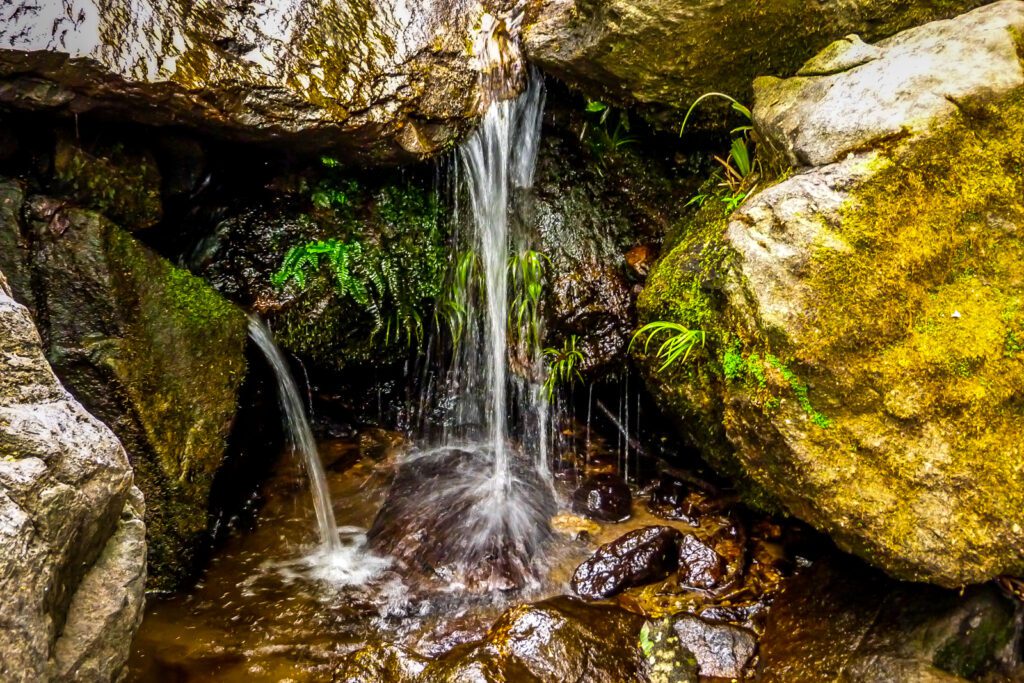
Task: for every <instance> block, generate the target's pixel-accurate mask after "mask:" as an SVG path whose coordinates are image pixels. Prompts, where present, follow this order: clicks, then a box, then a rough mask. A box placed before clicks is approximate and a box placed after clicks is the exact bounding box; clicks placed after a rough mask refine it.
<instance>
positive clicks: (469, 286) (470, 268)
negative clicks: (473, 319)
mask: <svg viewBox="0 0 1024 683" xmlns="http://www.w3.org/2000/svg"><path fill="white" fill-rule="evenodd" d="M479 268H480V259H479V257H478V256H477V255H476V252H475V251H472V250H468V249H467V250H466V251H463V252H461V253H459V255H458V256H457V257H456V258H455V268H454V269H452V272H451V275H450V277H449V279H448V286H447V288H446V290H445V292H444V294H443V295H442V297H441V300H440V301H439V302H438V306H437V309H436V311H437V314H436V315H437V316H438V317H440V318H444V321H445V322H446V323H447V325H448V329H449V331H450V332H451V335H452V340H453V341H454V343H455V344H458V343H459V342H460V341H461V340H462V336H463V335H464V334H465V331H466V324H467V323H468V319H469V300H470V297H472V296H473V290H474V289H475V287H476V280H477V273H478V272H479Z"/></svg>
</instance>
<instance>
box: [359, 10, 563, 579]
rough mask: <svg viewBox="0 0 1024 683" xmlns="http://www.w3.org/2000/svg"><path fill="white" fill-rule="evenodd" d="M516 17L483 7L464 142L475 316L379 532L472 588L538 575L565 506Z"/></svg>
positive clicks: (467, 288)
mask: <svg viewBox="0 0 1024 683" xmlns="http://www.w3.org/2000/svg"><path fill="white" fill-rule="evenodd" d="M520 18H521V17H520ZM515 21H518V19H516V20H515ZM511 28H515V24H514V23H512V24H510V23H509V21H508V20H501V19H496V18H494V17H491V16H490V15H486V16H485V17H484V19H483V21H482V22H481V28H480V30H479V33H478V35H477V37H476V38H477V39H476V41H475V43H474V47H475V50H476V54H477V56H478V60H479V62H478V68H479V69H480V74H481V85H482V90H483V93H482V97H481V101H480V114H481V118H480V124H479V127H478V128H477V129H476V131H474V133H473V134H472V135H471V136H470V137H469V139H467V140H466V142H465V143H464V144H463V146H462V147H461V149H460V150H459V164H458V165H457V167H458V168H459V170H460V171H461V172H462V173H461V175H462V178H463V179H464V181H465V186H466V194H467V195H468V198H469V211H468V212H466V213H467V214H468V220H467V224H468V225H467V227H468V235H465V239H463V240H462V243H460V244H459V245H458V248H460V249H461V251H459V254H458V256H457V257H455V258H453V270H457V271H460V272H461V274H462V275H463V276H464V277H463V278H462V280H461V281H460V282H461V285H460V287H459V288H457V291H458V301H457V306H456V307H455V308H456V309H457V310H459V311H461V312H462V313H463V321H464V326H463V330H462V333H461V335H459V338H458V339H457V340H456V344H455V349H454V353H453V357H452V359H451V365H450V367H449V370H448V372H447V374H446V376H445V378H446V381H445V382H444V386H442V387H438V388H437V390H436V391H437V393H436V395H434V396H432V397H429V398H428V399H427V400H425V401H424V403H426V404H430V405H432V406H433V407H434V408H435V410H434V411H432V412H431V414H432V415H443V417H442V419H441V421H440V422H441V427H442V428H441V430H440V433H439V434H438V433H430V432H429V431H428V433H426V434H421V435H420V439H421V440H424V441H426V442H428V443H430V444H433V447H430V448H425V449H416V450H413V451H411V452H409V453H408V454H406V455H405V457H404V459H403V462H402V463H401V464H400V467H399V471H398V473H397V475H396V477H395V480H394V483H393V484H392V487H391V489H390V491H389V493H388V498H387V500H386V501H385V503H384V506H383V507H382V508H381V510H380V512H379V513H378V515H377V518H376V520H375V521H374V525H373V528H371V530H370V532H369V538H370V543H371V546H372V547H373V548H375V549H376V550H380V551H383V552H387V553H388V554H390V555H391V556H392V557H394V558H396V559H398V560H400V562H402V563H403V564H404V565H405V566H406V567H408V568H411V569H412V570H413V571H416V572H421V573H422V572H424V570H426V571H427V573H429V574H431V575H432V576H434V577H436V578H439V579H441V580H442V581H444V582H445V583H447V584H448V585H449V586H458V587H462V588H465V589H468V590H475V591H492V590H512V589H520V588H523V587H525V586H527V585H529V584H531V583H534V582H535V581H536V579H537V576H538V574H539V571H540V567H541V564H542V562H543V556H544V552H543V551H544V547H545V544H546V542H547V540H548V538H549V537H550V534H551V528H550V518H551V515H553V514H554V512H555V510H556V505H555V499H554V491H553V486H552V481H551V475H550V470H549V468H548V466H547V441H548V431H547V423H548V420H549V419H550V418H549V407H548V404H547V400H546V397H545V396H544V394H543V392H542V387H541V385H542V381H543V373H542V370H543V362H542V361H543V354H542V352H541V350H540V348H538V347H539V341H540V334H541V329H540V323H539V306H540V297H539V296H538V294H537V291H536V288H537V287H533V288H532V289H531V292H532V294H531V296H532V297H534V298H533V299H532V300H531V302H530V306H531V309H530V313H529V314H528V315H526V316H525V317H524V316H522V315H520V309H521V306H520V304H522V302H523V301H524V299H523V298H522V297H523V296H525V295H524V294H523V291H524V290H525V289H526V288H525V284H526V282H527V280H528V279H531V281H533V282H534V284H535V285H536V286H539V282H538V281H537V278H538V274H539V271H540V270H541V268H542V264H541V263H540V260H541V259H542V257H539V256H535V255H533V252H531V251H530V249H531V246H532V245H531V242H532V240H531V235H530V233H529V231H528V230H527V227H528V226H529V224H530V222H529V221H528V220H525V218H524V216H523V214H522V211H521V210H522V208H523V202H522V201H520V200H525V199H526V198H527V196H528V194H529V193H528V190H529V188H530V186H531V185H532V183H533V174H534V167H535V164H536V159H537V151H538V147H539V139H540V124H541V114H542V111H543V104H544V88H543V80H542V79H541V78H540V76H539V74H537V73H532V74H528V73H527V70H526V69H525V66H524V63H523V61H522V58H521V56H520V54H519V50H518V46H517V43H516V42H515V40H514V39H512V37H511V36H510V33H509V31H510V29H511ZM531 259H532V261H531ZM527 261H530V262H531V263H532V265H531V266H530V268H531V270H530V272H531V275H530V276H527V275H526V273H525V271H526V269H527V265H526V263H527ZM510 270H511V271H512V272H513V273H515V275H514V277H510ZM517 288H518V289H517ZM514 290H515V291H514ZM516 292H518V294H517V293H516ZM517 295H518V296H519V297H520V298H519V300H518V303H517V305H516V306H515V307H513V306H511V305H510V297H513V296H517ZM513 308H515V310H513Z"/></svg>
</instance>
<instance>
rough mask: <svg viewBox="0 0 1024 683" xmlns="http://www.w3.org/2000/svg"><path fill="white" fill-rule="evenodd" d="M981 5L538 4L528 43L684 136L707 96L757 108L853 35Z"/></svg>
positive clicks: (548, 65)
mask: <svg viewBox="0 0 1024 683" xmlns="http://www.w3.org/2000/svg"><path fill="white" fill-rule="evenodd" d="M979 4H981V2H979V1H976V0H969V1H968V2H962V3H950V4H946V3H938V2H934V1H932V0H915V1H914V2H902V3H892V2H886V1H885V0H852V1H850V2H816V1H813V0H811V1H805V2H787V1H783V0H769V1H767V2H755V1H753V0H743V1H740V2H723V1H722V0H640V1H636V0H606V1H604V2H584V1H582V0H533V2H531V3H530V9H529V11H528V15H527V21H526V25H525V37H526V48H527V52H528V54H529V57H530V58H531V59H532V60H534V61H535V62H536V63H538V64H540V65H541V66H542V67H543V68H544V69H545V71H547V72H549V73H551V74H553V75H555V76H557V77H559V78H561V79H563V80H564V81H566V82H568V83H572V84H574V85H576V86H579V87H581V88H582V89H584V90H585V91H586V92H588V93H589V94H590V95H591V96H593V97H595V98H599V99H604V100H606V101H614V102H619V103H629V104H639V105H640V106H641V107H642V108H643V109H644V110H646V111H648V112H651V113H654V114H655V115H657V116H663V117H664V118H665V120H666V122H667V123H669V124H670V125H671V126H672V127H675V126H678V125H679V124H680V123H681V121H682V117H683V114H684V113H685V111H686V109H687V108H688V107H689V106H690V103H691V102H693V100H694V99H696V98H697V97H699V96H700V95H702V94H704V93H706V92H710V91H719V92H726V93H729V94H731V95H732V96H734V97H738V98H740V99H741V101H749V100H748V98H749V96H750V92H751V91H750V83H751V81H752V80H753V79H754V77H756V76H761V75H764V74H775V75H779V76H788V75H791V74H792V73H794V72H795V71H796V70H797V69H798V68H799V66H800V64H801V63H802V62H803V61H804V60H806V59H808V58H809V57H811V56H812V55H813V54H815V52H817V51H818V50H821V49H822V48H824V47H825V46H827V45H828V44H829V43H830V42H831V41H834V40H836V39H838V38H841V37H843V36H844V35H847V34H850V33H862V34H864V35H865V36H866V37H868V38H869V39H877V38H881V37H885V36H889V35H892V34H894V33H896V32H897V31H900V30H903V29H906V28H908V27H911V26H916V25H918V24H923V23H925V22H927V21H931V20H933V19H938V18H942V17H947V16H952V15H953V14H955V13H956V12H962V11H964V10H966V9H969V8H970V7H972V6H977V5H979ZM709 106H712V107H713V106H715V105H714V104H711V105H709ZM724 110H725V107H724V106H723V107H722V109H721V111H724ZM705 115H706V114H702V115H701V116H700V117H698V118H697V120H695V121H694V122H693V123H694V124H698V123H700V119H701V118H703V117H704V116H705Z"/></svg>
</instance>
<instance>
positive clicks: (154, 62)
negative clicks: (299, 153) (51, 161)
mask: <svg viewBox="0 0 1024 683" xmlns="http://www.w3.org/2000/svg"><path fill="white" fill-rule="evenodd" d="M481 13H482V10H481V9H480V8H479V6H476V5H473V6H469V3H467V2H462V1H460V0H457V1H455V2H444V3H426V2H424V3H406V2H397V1H396V2H371V1H369V0H328V1H327V2H318V1H314V0H291V1H289V2H270V1H263V0H261V1H259V2H255V3H241V4H238V3H236V4H223V3H215V4H213V5H209V6H205V7H204V8H202V10H201V11H199V10H197V9H196V8H194V7H193V6H192V3H190V2H187V1H184V0H67V1H66V2H48V3H43V4H40V3H36V2H31V1H29V0H26V1H17V2H14V3H12V4H10V5H8V6H6V7H5V8H4V9H3V11H2V15H0V79H2V80H0V101H3V102H6V103H9V104H13V105H15V106H19V107H27V108H32V109H59V110H64V111H70V112H82V111H89V110H99V111H102V112H106V113H111V114H114V115H116V116H119V117H129V118H132V119H135V120H137V121H140V122H143V123H153V124H157V125H164V124H171V123H174V124H186V125H190V126H193V127H197V128H202V129H205V130H209V131H213V132H218V133H222V134H226V135H229V136H231V137H234V138H238V139H242V140H252V141H278V142H282V143H284V142H287V143H288V144H297V145H300V146H301V145H305V146H306V147H308V148H310V149H314V148H322V147H324V146H327V145H337V146H341V147H343V148H347V149H348V150H350V151H351V152H352V153H353V154H354V155H357V156H358V157H360V158H362V159H364V160H369V161H375V160H376V161H379V160H395V159H400V158H409V157H414V156H417V155H421V154H427V153H431V152H434V151H437V150H439V149H441V148H443V147H444V146H445V145H448V144H450V143H451V142H452V141H453V140H455V139H456V137H457V135H458V134H459V132H460V131H461V130H462V129H463V128H464V127H465V125H466V123H467V119H468V118H470V117H471V116H472V115H473V114H474V110H475V106H476V96H477V91H476V85H477V73H476V71H475V68H474V65H473V64H472V63H471V62H472V58H471V54H470V51H469V50H468V49H467V41H468V40H469V39H470V29H471V27H472V26H473V25H474V23H475V22H477V21H478V20H479V18H480V15H481Z"/></svg>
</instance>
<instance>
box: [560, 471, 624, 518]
mask: <svg viewBox="0 0 1024 683" xmlns="http://www.w3.org/2000/svg"><path fill="white" fill-rule="evenodd" d="M632 507H633V494H632V493H631V492H630V490H629V486H628V485H627V484H626V482H624V481H622V477H620V476H619V475H617V474H613V473H603V474H595V475H591V476H589V477H587V478H586V479H584V480H583V482H582V483H581V484H580V485H579V488H577V489H576V490H575V491H574V492H573V494H572V509H573V512H578V513H579V514H581V515H585V516H587V517H590V518H591V519H596V520H599V521H602V522H622V521H625V520H627V519H629V516H630V514H631V511H632Z"/></svg>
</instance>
